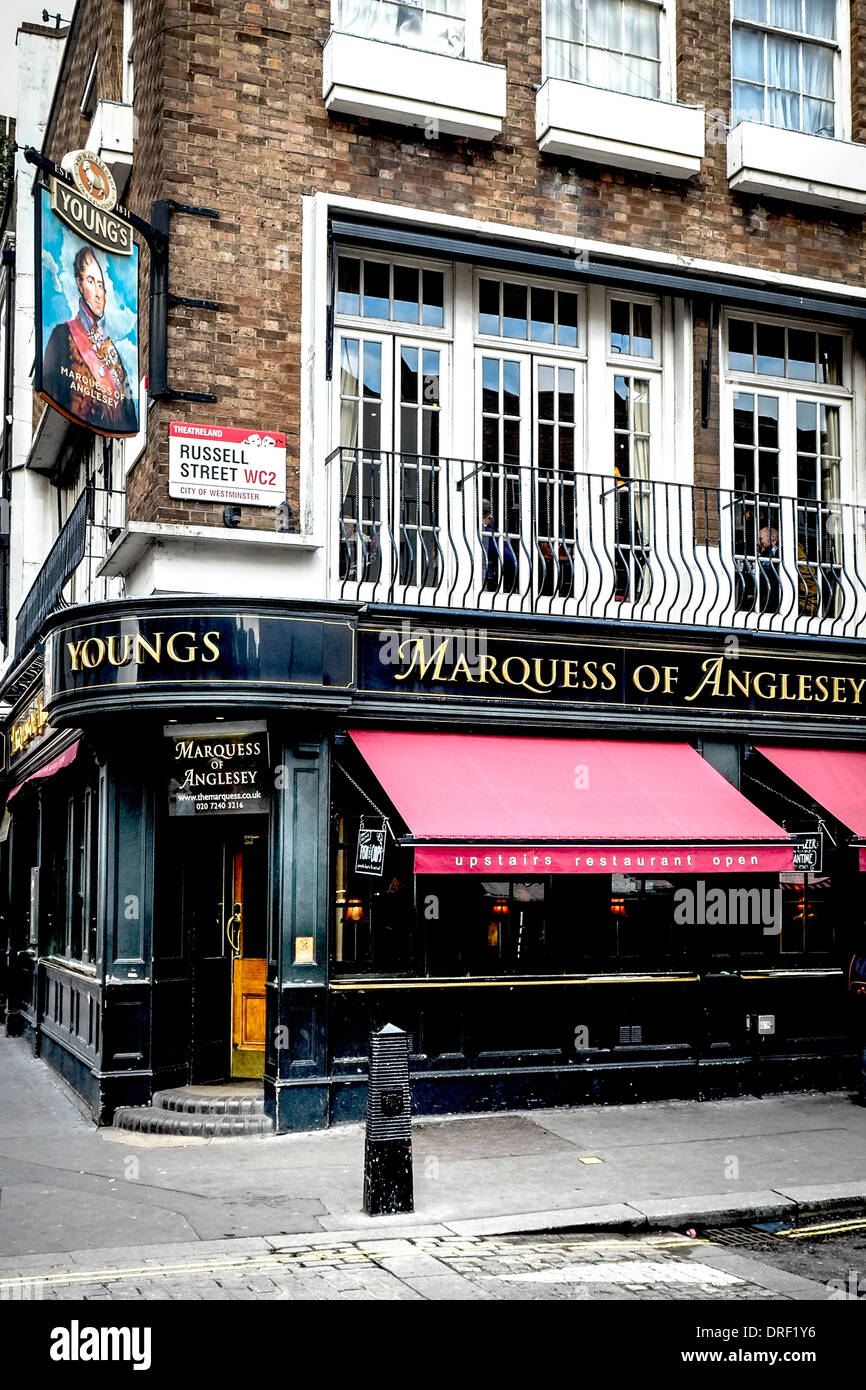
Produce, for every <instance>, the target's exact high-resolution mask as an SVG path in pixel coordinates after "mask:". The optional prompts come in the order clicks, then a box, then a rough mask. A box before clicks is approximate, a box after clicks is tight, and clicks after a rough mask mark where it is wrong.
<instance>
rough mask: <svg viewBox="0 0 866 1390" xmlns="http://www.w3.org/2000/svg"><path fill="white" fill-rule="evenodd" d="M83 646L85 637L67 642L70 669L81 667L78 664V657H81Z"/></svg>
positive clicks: (75, 669) (74, 669)
mask: <svg viewBox="0 0 866 1390" xmlns="http://www.w3.org/2000/svg"><path fill="white" fill-rule="evenodd" d="M82 646H83V639H80V640H79V641H78V642H67V643H66V650H67V651H68V653H69V669H70V671H77V670H78V669H79V666H78V659H79V657H80V656H81V648H82Z"/></svg>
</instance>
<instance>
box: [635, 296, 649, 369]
mask: <svg viewBox="0 0 866 1390" xmlns="http://www.w3.org/2000/svg"><path fill="white" fill-rule="evenodd" d="M631 350H632V352H633V353H634V355H635V357H652V355H653V311H652V305H650V304H635V305H634V333H633V335H632V344H631Z"/></svg>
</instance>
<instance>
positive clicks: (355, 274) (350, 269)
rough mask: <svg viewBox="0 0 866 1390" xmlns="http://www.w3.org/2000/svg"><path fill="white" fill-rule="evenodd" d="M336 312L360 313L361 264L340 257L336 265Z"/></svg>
mask: <svg viewBox="0 0 866 1390" xmlns="http://www.w3.org/2000/svg"><path fill="white" fill-rule="evenodd" d="M337 312H338V313H340V314H360V312H361V262H360V261H356V260H352V259H351V258H350V257H349V256H341V257H340V259H339V261H338V264H337Z"/></svg>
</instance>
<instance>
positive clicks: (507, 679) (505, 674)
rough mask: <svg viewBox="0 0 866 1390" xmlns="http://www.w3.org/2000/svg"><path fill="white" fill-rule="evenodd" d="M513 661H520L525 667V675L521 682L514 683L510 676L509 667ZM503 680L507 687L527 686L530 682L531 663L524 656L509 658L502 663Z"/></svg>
mask: <svg viewBox="0 0 866 1390" xmlns="http://www.w3.org/2000/svg"><path fill="white" fill-rule="evenodd" d="M512 661H519V662H520V664H521V666H522V667H523V675H522V676H521V678H520V680H519V681H513V680H512V679H511V677H510V676H509V674H508V667H509V666H510V665H511V663H512ZM502 678H503V680H504V681H505V682H506V684H507V685H526V682H527V681H528V680H529V662H528V661H527V660H526V658H525V657H523V656H507V657H506V658H505V660H504V661H503V663H502Z"/></svg>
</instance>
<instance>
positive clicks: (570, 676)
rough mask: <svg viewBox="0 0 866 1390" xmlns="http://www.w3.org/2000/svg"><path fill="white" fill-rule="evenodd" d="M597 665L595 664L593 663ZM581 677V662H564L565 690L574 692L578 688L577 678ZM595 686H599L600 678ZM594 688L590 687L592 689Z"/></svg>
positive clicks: (563, 682)
mask: <svg viewBox="0 0 866 1390" xmlns="http://www.w3.org/2000/svg"><path fill="white" fill-rule="evenodd" d="M592 665H593V666H594V665H595V662H593V663H592ZM579 675H580V662H579V661H563V663H562V684H563V688H564V689H565V690H574V689H575V687H576V686H577V678H578V676H579ZM595 684H596V685H598V678H596V681H595ZM591 688H592V687H590V689H591Z"/></svg>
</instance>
